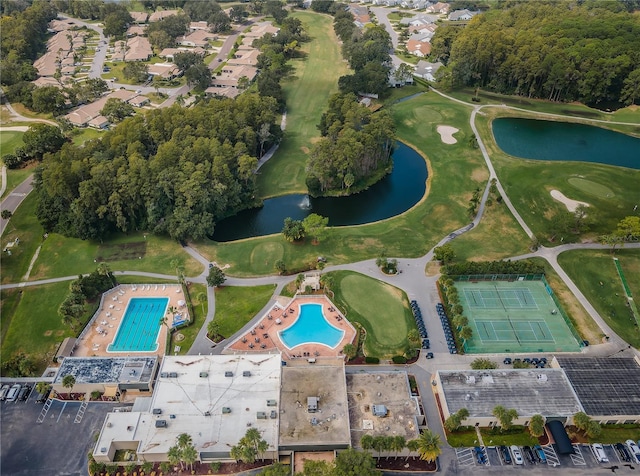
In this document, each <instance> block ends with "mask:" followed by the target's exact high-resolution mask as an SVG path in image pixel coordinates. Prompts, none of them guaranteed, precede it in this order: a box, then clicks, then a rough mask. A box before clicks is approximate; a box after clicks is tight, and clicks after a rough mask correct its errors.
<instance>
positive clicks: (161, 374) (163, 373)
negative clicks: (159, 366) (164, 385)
mask: <svg viewBox="0 0 640 476" xmlns="http://www.w3.org/2000/svg"><path fill="white" fill-rule="evenodd" d="M168 376H169V372H160V377H162V378H167V377H168Z"/></svg>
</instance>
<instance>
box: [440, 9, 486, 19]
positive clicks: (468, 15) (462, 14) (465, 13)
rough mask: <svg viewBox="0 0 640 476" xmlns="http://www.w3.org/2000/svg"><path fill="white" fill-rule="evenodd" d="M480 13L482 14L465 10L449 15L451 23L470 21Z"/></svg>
mask: <svg viewBox="0 0 640 476" xmlns="http://www.w3.org/2000/svg"><path fill="white" fill-rule="evenodd" d="M478 13H480V12H472V11H470V10H467V9H466V8H465V9H464V10H456V11H455V12H451V13H449V17H448V18H449V20H450V21H469V20H471V19H472V18H473V17H474V16H476V15H477V14H478Z"/></svg>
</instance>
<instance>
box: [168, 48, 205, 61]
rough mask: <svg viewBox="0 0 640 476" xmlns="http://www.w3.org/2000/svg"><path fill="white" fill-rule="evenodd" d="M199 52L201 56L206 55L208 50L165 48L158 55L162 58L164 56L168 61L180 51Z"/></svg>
mask: <svg viewBox="0 0 640 476" xmlns="http://www.w3.org/2000/svg"><path fill="white" fill-rule="evenodd" d="M187 52H190V53H197V54H199V55H200V56H205V55H206V54H207V52H206V51H205V50H203V49H202V48H199V47H198V48H165V49H164V50H162V51H161V52H160V54H159V55H158V56H159V57H160V58H164V59H166V60H167V61H173V59H174V57H175V55H176V54H178V53H187Z"/></svg>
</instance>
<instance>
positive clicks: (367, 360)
mask: <svg viewBox="0 0 640 476" xmlns="http://www.w3.org/2000/svg"><path fill="white" fill-rule="evenodd" d="M364 362H365V363H366V364H379V363H380V359H379V358H378V357H368V356H367V357H365V358H364Z"/></svg>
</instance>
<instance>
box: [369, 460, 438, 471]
mask: <svg viewBox="0 0 640 476" xmlns="http://www.w3.org/2000/svg"><path fill="white" fill-rule="evenodd" d="M376 468H378V469H381V470H382V471H415V472H435V471H436V469H437V466H436V464H435V463H429V462H427V461H422V460H421V459H420V458H408V459H406V458H395V459H382V458H379V459H378V462H377V463H376Z"/></svg>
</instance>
